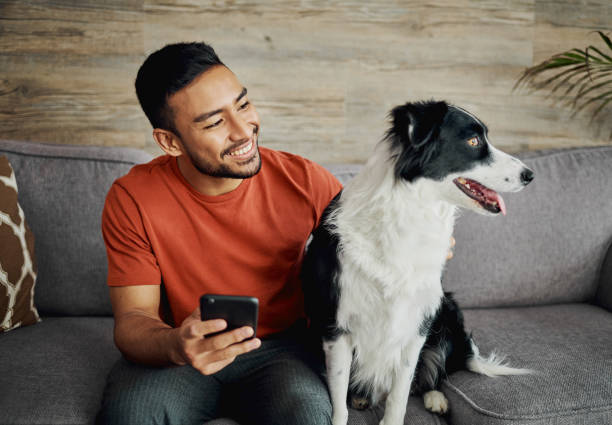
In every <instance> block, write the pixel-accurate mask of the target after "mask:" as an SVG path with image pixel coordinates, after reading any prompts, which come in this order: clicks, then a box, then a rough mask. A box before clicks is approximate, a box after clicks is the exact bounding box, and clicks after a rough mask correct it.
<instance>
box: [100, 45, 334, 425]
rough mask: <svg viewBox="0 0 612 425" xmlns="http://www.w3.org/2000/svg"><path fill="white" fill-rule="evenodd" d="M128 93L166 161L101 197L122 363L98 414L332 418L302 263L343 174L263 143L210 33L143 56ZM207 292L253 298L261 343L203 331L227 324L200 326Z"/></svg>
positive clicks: (108, 419)
mask: <svg viewBox="0 0 612 425" xmlns="http://www.w3.org/2000/svg"><path fill="white" fill-rule="evenodd" d="M136 92H137V95H138V99H139V101H140V104H141V106H142V108H143V110H144V112H145V114H146V115H147V117H148V119H149V121H150V122H151V124H152V126H153V137H154V138H155V140H156V142H157V143H158V144H159V146H160V147H161V149H162V150H163V151H164V152H165V154H166V155H164V156H161V157H158V158H155V159H154V160H152V161H151V162H149V163H148V164H143V165H139V166H136V167H134V168H133V169H132V170H131V171H130V172H129V173H128V174H127V175H126V176H124V177H122V178H120V179H118V180H117V181H115V183H114V184H113V186H112V187H111V189H110V191H109V193H108V196H107V199H106V204H105V207H104V212H103V215H102V231H103V236H104V240H105V243H106V247H107V255H108V266H109V270H108V285H109V288H110V296H111V302H112V305H113V311H114V316H115V343H116V345H117V347H118V348H119V349H120V351H121V352H122V353H123V355H124V358H122V359H121V360H120V361H119V362H118V363H117V364H116V365H115V367H114V368H113V370H112V371H111V373H110V374H109V377H108V383H107V387H106V389H105V392H104V400H103V403H102V409H101V411H100V413H99V415H98V421H99V422H100V423H113V424H114V423H130V424H145V423H172V424H174V423H176V424H191V423H193V424H202V423H204V422H206V421H208V420H211V419H214V418H216V417H219V416H222V415H231V416H233V417H234V418H235V419H236V420H238V421H239V422H240V423H241V424H247V423H253V424H285V425H287V424H309V425H310V424H315V425H316V424H327V423H329V422H330V417H331V404H330V402H329V396H328V393H327V388H326V386H325V383H324V381H323V380H322V379H321V377H320V372H321V371H322V369H323V362H322V361H321V357H320V356H318V355H317V354H318V352H317V351H316V350H312V349H311V346H310V344H309V343H308V339H307V338H306V335H307V334H306V332H305V330H304V328H305V326H304V325H303V323H304V320H303V317H304V313H303V306H302V304H303V299H302V294H301V286H300V282H299V279H298V273H299V268H300V264H301V261H302V257H303V252H304V248H305V245H306V241H307V239H308V237H309V235H310V233H311V232H312V230H314V228H315V227H316V226H317V224H318V222H319V220H320V218H321V215H322V213H323V210H324V209H325V207H326V206H327V204H328V203H329V201H330V200H331V199H333V197H334V196H335V195H336V194H337V193H338V192H339V191H340V189H341V185H340V183H339V182H338V181H337V180H336V179H335V178H334V177H333V176H332V175H331V174H330V173H329V172H327V171H326V170H325V169H323V168H322V167H320V166H318V165H316V164H314V163H312V162H310V161H308V160H306V159H303V158H300V157H297V156H295V155H291V154H287V153H282V152H276V151H272V150H269V149H265V148H260V147H259V145H258V142H259V135H260V121H259V116H258V115H257V112H256V111H255V107H254V106H253V105H252V104H251V102H250V101H249V99H248V95H247V89H246V88H244V87H243V86H242V85H241V84H240V82H239V81H238V79H237V78H236V76H235V75H234V74H233V73H232V72H231V71H230V70H229V69H228V68H227V67H226V66H225V65H223V63H222V62H221V61H220V60H219V58H218V57H217V55H216V54H215V52H214V50H213V49H212V48H211V47H210V46H208V45H206V44H204V43H181V44H173V45H168V46H166V47H164V48H163V49H161V50H159V51H157V52H155V53H153V54H151V55H150V56H149V57H148V58H147V59H146V60H145V62H144V63H143V65H142V66H141V68H140V70H139V72H138V76H137V79H136ZM204 293H219V294H228V295H248V296H255V297H257V298H259V301H260V316H259V326H258V330H257V335H255V338H251V337H252V336H253V335H252V334H253V330H252V329H251V328H241V329H236V330H232V331H225V332H221V333H220V334H217V335H214V336H212V335H211V334H213V333H216V332H219V331H223V330H224V329H225V327H226V326H227V323H225V321H223V320H211V321H201V320H200V310H199V308H198V307H197V305H198V302H199V297H200V295H202V294H204ZM164 298H167V304H168V306H169V311H165V310H166V309H165V308H163V305H164V303H163V302H162V301H161V300H163V299H164ZM165 313H169V317H168V318H167V320H166V321H164V320H162V317H165V316H164V314H165ZM167 322H173V324H174V326H170V325H169V324H167Z"/></svg>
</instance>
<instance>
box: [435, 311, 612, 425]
mask: <svg viewBox="0 0 612 425" xmlns="http://www.w3.org/2000/svg"><path fill="white" fill-rule="evenodd" d="M464 314H465V321H466V328H467V329H469V330H471V331H473V336H474V340H475V341H476V344H477V345H478V346H479V348H480V350H481V353H482V354H484V355H488V354H489V353H490V352H491V351H492V350H496V352H498V353H500V354H506V355H507V359H508V360H509V362H510V364H511V365H512V366H514V367H524V368H529V369H532V370H534V371H535V373H534V374H531V375H523V376H508V377H498V378H489V377H486V376H482V375H477V374H474V373H471V372H465V371H461V372H457V373H455V374H453V375H451V376H450V377H449V380H448V381H446V382H445V384H444V387H443V391H444V393H445V394H446V396H447V397H448V399H449V402H450V407H451V410H450V412H449V414H450V419H449V422H450V423H452V424H454V425H480V424H482V425H485V424H486V425H495V424H504V425H514V424H528V425H553V424H554V425H576V424H588V425H597V424H601V425H604V424H612V315H610V313H609V312H607V311H606V310H604V309H602V308H600V307H597V306H594V305H590V304H560V305H550V306H538V307H524V308H503V309H502V308H498V309H471V310H464Z"/></svg>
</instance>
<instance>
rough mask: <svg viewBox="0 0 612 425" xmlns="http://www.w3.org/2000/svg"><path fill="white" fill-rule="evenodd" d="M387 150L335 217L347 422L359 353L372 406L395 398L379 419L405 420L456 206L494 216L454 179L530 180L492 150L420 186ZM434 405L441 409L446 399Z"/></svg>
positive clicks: (334, 350) (338, 366)
mask: <svg viewBox="0 0 612 425" xmlns="http://www.w3.org/2000/svg"><path fill="white" fill-rule="evenodd" d="M389 149H391V148H390V147H389V144H387V143H381V144H379V145H378V146H377V148H376V150H375V152H374V155H373V157H372V158H371V159H370V161H368V163H367V164H366V165H365V167H364V169H363V170H362V172H361V173H360V174H358V175H357V176H356V177H355V178H354V179H353V180H352V181H350V182H349V183H348V184H347V186H346V187H345V189H344V191H343V193H342V197H341V200H340V205H339V207H338V208H337V209H336V210H335V211H334V212H333V213H332V215H331V216H330V218H329V219H328V221H327V224H328V225H330V226H331V228H332V229H333V231H334V232H335V233H337V234H338V235H339V236H340V244H341V246H340V247H339V252H340V254H339V255H340V258H339V260H340V264H341V270H342V273H341V275H340V278H339V287H340V288H339V289H340V299H339V304H338V311H337V325H338V327H339V328H340V329H345V330H347V331H348V333H346V334H342V335H341V336H340V338H338V339H337V340H335V341H333V342H331V343H328V344H326V345H325V347H324V349H325V353H326V358H327V366H328V384H329V389H330V393H331V398H332V404H333V411H334V414H333V424H334V425H345V424H346V418H347V416H348V411H347V408H346V394H347V387H348V385H349V382H348V381H349V374H350V372H351V359H352V363H353V371H352V372H353V375H352V381H351V384H353V385H364V384H366V385H369V386H370V389H371V391H372V393H373V395H374V397H373V400H372V401H373V402H374V403H377V402H378V401H380V400H381V399H383V398H384V397H386V398H387V401H386V408H385V417H384V418H383V421H382V422H381V424H384V425H391V424H403V423H404V415H405V409H406V401H407V399H408V393H409V391H410V386H411V382H412V379H413V377H414V372H415V367H416V364H417V360H418V356H419V353H420V351H421V348H422V346H423V343H424V342H425V337H424V336H422V335H420V334H419V326H420V325H421V323H422V322H423V319H424V318H425V317H426V316H432V315H434V314H435V312H436V311H437V309H438V307H439V305H440V302H441V298H442V296H443V291H442V286H441V282H440V277H441V273H442V269H443V267H444V263H445V261H446V254H447V252H448V250H449V248H450V239H451V235H452V231H453V225H454V221H455V216H456V212H457V206H463V207H466V208H469V209H473V210H475V211H478V212H480V213H483V214H487V212H486V211H484V210H483V209H482V208H481V207H480V206H477V204H476V205H475V201H472V200H471V199H470V198H468V197H467V196H466V195H465V194H463V193H462V192H461V191H460V190H459V189H458V188H457V187H456V186H455V184H454V183H453V179H454V178H455V177H459V176H461V177H465V178H471V179H474V180H477V181H479V182H481V183H482V184H485V185H486V186H488V187H490V188H491V189H493V190H496V191H514V190H520V188H522V186H523V185H522V184H521V182H520V172H521V170H522V169H523V167H524V165H523V164H522V163H521V162H520V161H518V160H515V159H514V158H512V157H510V156H508V155H506V154H503V153H502V152H500V151H497V150H494V148H492V147H491V149H493V151H492V161H491V162H490V163H489V164H488V165H483V166H478V167H476V168H474V169H472V170H470V171H469V172H464V173H460V174H457V175H451V176H448V177H447V178H445V179H444V180H442V181H434V180H430V179H426V178H419V179H416V180H415V181H414V182H413V183H408V182H407V181H404V180H396V178H395V176H394V167H393V165H394V164H392V163H391V160H390V158H392V156H393V155H392V154H393V152H389ZM472 364H473V366H474V368H475V369H478V370H483V371H484V370H486V371H494V370H495V367H493V366H492V367H493V369H491V368H489V367H488V366H487V367H485V366H483V362H482V359H480V358H479V357H478V356H476V357H475V358H474V359H473V362H472ZM432 403H433V401H432ZM435 403H436V404H437V407H436V408H439V409H440V410H442V409H443V404H444V403H442V402H441V401H440V400H439V397H438V399H437V400H436V401H435ZM444 409H445V408H444Z"/></svg>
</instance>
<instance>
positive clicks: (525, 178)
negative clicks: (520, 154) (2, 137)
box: [521, 168, 534, 186]
mask: <svg viewBox="0 0 612 425" xmlns="http://www.w3.org/2000/svg"><path fill="white" fill-rule="evenodd" d="M533 178H534V175H533V171H531V170H530V169H529V168H524V169H523V171H522V172H521V183H523V185H525V186H527V185H528V184H529V183H531V181H532V180H533Z"/></svg>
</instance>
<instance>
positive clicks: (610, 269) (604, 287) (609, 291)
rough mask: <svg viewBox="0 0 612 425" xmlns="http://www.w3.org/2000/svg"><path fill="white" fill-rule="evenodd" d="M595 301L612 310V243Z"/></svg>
mask: <svg viewBox="0 0 612 425" xmlns="http://www.w3.org/2000/svg"><path fill="white" fill-rule="evenodd" d="M595 303H597V304H598V305H600V306H602V307H604V308H606V309H608V310H609V311H612V243H610V245H609V246H608V251H607V252H606V256H605V257H604V261H603V264H602V266H601V273H600V275H599V286H598V288H597V294H596V295H595Z"/></svg>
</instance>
